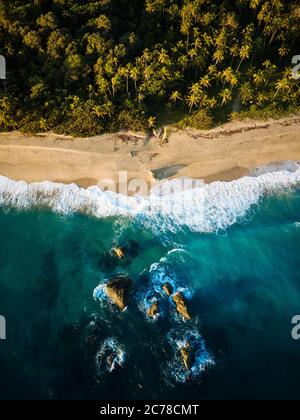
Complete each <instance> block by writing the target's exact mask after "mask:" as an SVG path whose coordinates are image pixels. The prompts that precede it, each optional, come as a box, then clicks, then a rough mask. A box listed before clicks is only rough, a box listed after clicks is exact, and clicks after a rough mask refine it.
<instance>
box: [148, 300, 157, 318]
mask: <svg viewBox="0 0 300 420" xmlns="http://www.w3.org/2000/svg"><path fill="white" fill-rule="evenodd" d="M147 315H148V316H149V318H155V317H156V315H159V305H158V302H157V301H156V302H153V303H152V305H151V307H150V308H149V310H148V312H147Z"/></svg>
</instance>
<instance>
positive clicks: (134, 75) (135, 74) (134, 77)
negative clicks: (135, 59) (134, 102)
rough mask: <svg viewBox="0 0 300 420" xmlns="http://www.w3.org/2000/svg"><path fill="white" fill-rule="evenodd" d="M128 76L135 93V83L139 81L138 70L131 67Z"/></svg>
mask: <svg viewBox="0 0 300 420" xmlns="http://www.w3.org/2000/svg"><path fill="white" fill-rule="evenodd" d="M129 75H130V78H131V79H132V80H133V82H134V87H135V90H136V91H137V81H138V79H139V70H138V68H137V67H131V68H130V70H129Z"/></svg>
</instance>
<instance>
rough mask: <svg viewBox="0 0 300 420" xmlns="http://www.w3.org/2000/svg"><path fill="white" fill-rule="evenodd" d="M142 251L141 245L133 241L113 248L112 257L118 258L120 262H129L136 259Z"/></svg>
mask: <svg viewBox="0 0 300 420" xmlns="http://www.w3.org/2000/svg"><path fill="white" fill-rule="evenodd" d="M140 249H141V248H140V245H139V243H138V242H136V241H134V240H133V239H132V240H130V241H128V243H126V244H123V245H118V246H116V247H114V248H112V249H111V251H110V255H111V256H112V257H114V258H118V259H119V260H126V261H128V260H130V259H132V258H135V257H136V256H137V255H138V254H139V251H140Z"/></svg>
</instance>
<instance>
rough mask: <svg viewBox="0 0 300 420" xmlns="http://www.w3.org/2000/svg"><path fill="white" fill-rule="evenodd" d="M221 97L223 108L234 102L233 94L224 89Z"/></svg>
mask: <svg viewBox="0 0 300 420" xmlns="http://www.w3.org/2000/svg"><path fill="white" fill-rule="evenodd" d="M220 97H221V98H222V106H223V105H225V104H227V103H228V102H230V101H231V100H232V92H231V90H229V89H223V90H222V92H221V93H220Z"/></svg>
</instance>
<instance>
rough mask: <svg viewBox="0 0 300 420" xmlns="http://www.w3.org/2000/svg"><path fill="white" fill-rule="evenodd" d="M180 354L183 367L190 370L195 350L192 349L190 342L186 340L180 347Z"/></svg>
mask: <svg viewBox="0 0 300 420" xmlns="http://www.w3.org/2000/svg"><path fill="white" fill-rule="evenodd" d="M180 356H181V359H182V362H183V364H184V366H185V368H186V369H187V370H190V369H191V367H192V366H193V364H194V362H195V351H194V350H193V348H192V346H191V344H190V343H189V342H188V341H187V342H186V343H185V345H184V346H183V347H181V349H180Z"/></svg>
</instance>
